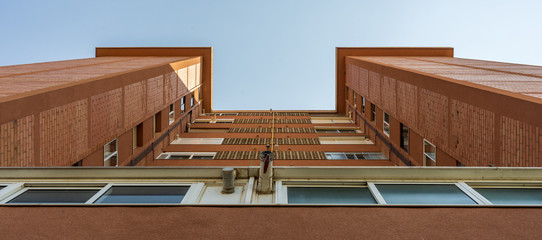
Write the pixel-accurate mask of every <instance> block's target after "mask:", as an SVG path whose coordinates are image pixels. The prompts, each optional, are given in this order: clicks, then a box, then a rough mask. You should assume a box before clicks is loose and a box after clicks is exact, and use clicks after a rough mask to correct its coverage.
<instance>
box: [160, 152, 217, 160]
mask: <svg viewBox="0 0 542 240" xmlns="http://www.w3.org/2000/svg"><path fill="white" fill-rule="evenodd" d="M215 155H216V152H169V153H162V154H160V155H159V156H158V157H157V158H156V159H172V160H176V159H213V158H214V157H215Z"/></svg>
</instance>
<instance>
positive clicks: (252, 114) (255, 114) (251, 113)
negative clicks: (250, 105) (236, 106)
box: [237, 112, 309, 117]
mask: <svg viewBox="0 0 542 240" xmlns="http://www.w3.org/2000/svg"><path fill="white" fill-rule="evenodd" d="M237 116H271V112H242V113H239V114H237ZM275 116H296V117H301V116H309V114H308V113H303V112H276V113H275Z"/></svg>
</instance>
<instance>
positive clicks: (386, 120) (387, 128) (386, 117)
mask: <svg viewBox="0 0 542 240" xmlns="http://www.w3.org/2000/svg"><path fill="white" fill-rule="evenodd" d="M384 134H386V136H388V137H389V136H390V115H389V114H387V113H385V112H384Z"/></svg>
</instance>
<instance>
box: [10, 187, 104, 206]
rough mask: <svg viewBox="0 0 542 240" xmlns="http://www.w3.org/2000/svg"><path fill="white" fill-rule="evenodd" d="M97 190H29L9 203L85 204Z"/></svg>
mask: <svg viewBox="0 0 542 240" xmlns="http://www.w3.org/2000/svg"><path fill="white" fill-rule="evenodd" d="M98 191H99V190H98V189H29V190H27V191H25V192H24V193H22V194H21V195H19V196H17V197H16V198H14V199H12V200H11V201H9V203H85V202H86V201H87V200H89V199H90V198H91V197H92V196H94V194H96V193H97V192H98Z"/></svg>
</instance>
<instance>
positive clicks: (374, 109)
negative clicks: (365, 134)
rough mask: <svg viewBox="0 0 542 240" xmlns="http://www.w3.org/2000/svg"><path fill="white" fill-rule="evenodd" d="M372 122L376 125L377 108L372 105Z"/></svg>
mask: <svg viewBox="0 0 542 240" xmlns="http://www.w3.org/2000/svg"><path fill="white" fill-rule="evenodd" d="M371 122H373V123H376V106H375V105H374V104H372V103H371Z"/></svg>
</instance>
